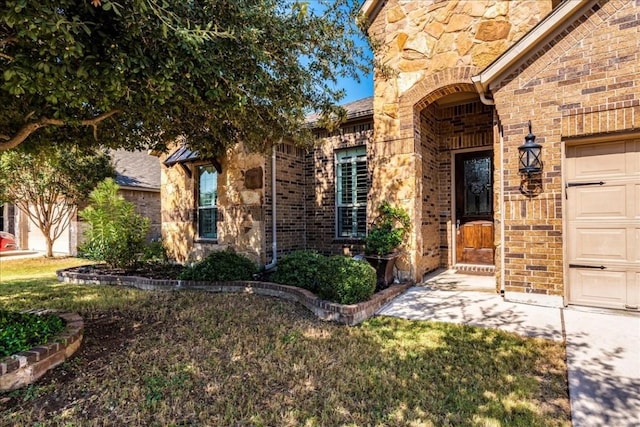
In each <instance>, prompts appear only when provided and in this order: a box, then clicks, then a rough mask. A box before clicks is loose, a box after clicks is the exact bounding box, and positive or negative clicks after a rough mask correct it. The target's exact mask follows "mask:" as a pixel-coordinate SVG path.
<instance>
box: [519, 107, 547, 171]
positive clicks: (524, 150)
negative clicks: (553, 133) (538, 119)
mask: <svg viewBox="0 0 640 427" xmlns="http://www.w3.org/2000/svg"><path fill="white" fill-rule="evenodd" d="M518 151H519V152H520V169H519V170H520V173H521V174H523V175H525V174H526V175H527V176H531V175H534V174H539V173H542V160H540V153H541V152H542V145H540V144H538V143H537V142H536V136H535V135H534V134H533V133H531V120H529V135H527V136H525V137H524V144H522V145H521V146H520V147H518Z"/></svg>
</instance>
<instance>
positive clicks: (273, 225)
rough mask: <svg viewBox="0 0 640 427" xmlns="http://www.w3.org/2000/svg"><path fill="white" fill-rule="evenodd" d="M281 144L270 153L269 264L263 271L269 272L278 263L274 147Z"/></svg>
mask: <svg viewBox="0 0 640 427" xmlns="http://www.w3.org/2000/svg"><path fill="white" fill-rule="evenodd" d="M281 142H282V139H280V141H279V142H278V144H276V145H274V146H273V152H272V153H271V236H272V242H271V262H270V263H269V264H265V266H264V269H263V271H269V270H272V269H274V268H275V267H276V264H277V263H278V239H277V236H276V218H277V217H276V213H277V209H276V146H277V145H279V144H280V143H281Z"/></svg>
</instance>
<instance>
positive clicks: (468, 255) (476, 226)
mask: <svg viewBox="0 0 640 427" xmlns="http://www.w3.org/2000/svg"><path fill="white" fill-rule="evenodd" d="M455 190H456V191H455V197H456V263H458V264H487V265H493V263H494V261H493V253H494V249H493V246H494V245H493V239H494V237H493V154H492V152H491V151H474V152H470V153H461V154H456V156H455Z"/></svg>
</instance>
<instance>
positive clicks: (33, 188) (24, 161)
mask: <svg viewBox="0 0 640 427" xmlns="http://www.w3.org/2000/svg"><path fill="white" fill-rule="evenodd" d="M113 175H114V170H113V167H112V166H111V159H110V158H109V156H107V155H106V154H103V153H99V152H96V151H95V150H92V149H83V148H78V147H71V146H69V145H64V144H63V145H52V146H51V147H50V148H48V149H46V150H39V151H37V152H35V151H29V150H28V149H27V147H24V149H23V147H21V148H20V149H16V150H10V151H5V152H0V202H6V203H13V204H15V205H16V206H17V207H18V208H19V209H20V210H21V211H22V212H24V213H25V214H26V215H27V217H28V218H29V219H30V220H31V221H32V222H33V223H34V224H35V225H36V226H37V227H38V229H40V231H41V232H42V234H43V235H44V238H45V240H46V244H47V254H46V256H48V257H51V256H53V244H54V243H55V241H56V240H57V239H58V238H59V237H60V236H61V235H62V233H63V232H64V231H65V230H66V229H67V227H68V226H69V223H70V221H71V218H73V217H74V216H75V213H76V210H77V205H78V204H79V203H82V202H83V201H85V200H86V198H87V196H88V195H89V192H91V190H93V188H94V187H95V186H96V185H97V184H98V182H100V181H102V180H104V179H105V178H106V177H109V176H113Z"/></svg>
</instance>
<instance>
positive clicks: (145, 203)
mask: <svg viewBox="0 0 640 427" xmlns="http://www.w3.org/2000/svg"><path fill="white" fill-rule="evenodd" d="M120 194H121V195H122V197H124V198H125V199H126V200H128V201H130V202H131V203H133V204H134V205H135V209H136V212H137V213H139V214H140V215H142V216H144V217H147V218H149V232H148V233H147V236H148V238H149V239H157V238H159V237H160V236H161V228H162V222H161V220H160V192H159V191H139V190H133V189H121V190H120Z"/></svg>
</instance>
